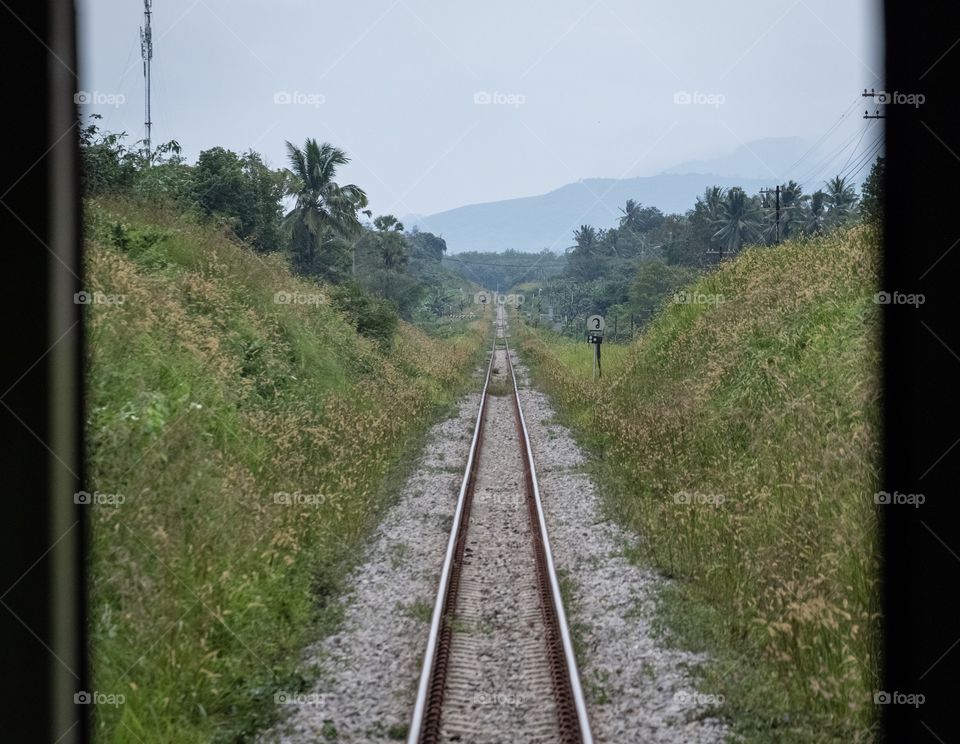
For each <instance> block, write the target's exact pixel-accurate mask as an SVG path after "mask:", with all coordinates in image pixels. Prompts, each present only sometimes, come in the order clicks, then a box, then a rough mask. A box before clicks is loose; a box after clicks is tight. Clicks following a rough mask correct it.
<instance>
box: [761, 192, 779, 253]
mask: <svg viewBox="0 0 960 744" xmlns="http://www.w3.org/2000/svg"><path fill="white" fill-rule="evenodd" d="M760 193H761V194H776V195H777V245H779V244H780V187H779V186H777V188H776V189H760Z"/></svg>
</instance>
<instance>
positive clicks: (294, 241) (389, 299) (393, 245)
mask: <svg viewBox="0 0 960 744" xmlns="http://www.w3.org/2000/svg"><path fill="white" fill-rule="evenodd" d="M99 118H100V117H99V116H98V115H94V116H93V117H92V118H91V120H90V121H89V122H88V123H86V124H85V125H84V126H83V127H82V128H81V131H80V147H81V157H82V159H81V163H82V169H81V181H82V188H83V192H84V194H85V195H86V196H89V197H100V196H120V197H127V198H132V199H135V200H137V201H140V202H145V203H151V204H154V205H156V206H157V208H161V209H163V208H173V209H178V210H186V211H190V212H192V213H194V214H196V215H197V216H198V217H199V218H201V219H203V220H208V221H212V222H214V223H216V224H219V225H221V226H223V227H224V228H225V229H228V230H230V231H231V232H232V233H233V235H234V236H235V237H236V238H237V239H238V240H241V241H243V242H244V243H246V244H247V245H248V246H249V247H250V248H251V249H252V250H254V251H257V252H261V253H273V252H280V253H283V254H285V255H286V256H287V257H288V259H289V265H290V267H291V270H292V271H294V272H295V273H297V274H299V275H301V276H306V277H312V278H314V279H317V280H319V281H323V282H326V283H329V284H332V285H334V286H335V287H336V291H335V293H334V295H335V297H337V298H338V299H339V300H340V302H341V304H342V306H343V307H344V309H345V311H346V312H347V313H348V315H351V314H352V315H353V316H356V317H355V321H356V323H357V326H358V329H359V330H361V331H364V330H366V331H368V332H369V333H370V334H371V335H378V336H380V337H387V336H389V335H390V334H392V329H393V327H394V326H395V324H396V320H397V318H401V317H402V318H404V319H407V320H411V319H413V318H414V316H415V315H416V314H417V313H418V312H427V313H429V314H433V315H438V314H442V313H444V312H448V311H449V310H450V308H451V307H452V302H453V297H452V295H453V293H452V291H451V289H450V284H451V278H452V276H453V275H452V274H451V273H450V272H448V271H446V270H445V269H443V268H442V266H441V261H442V259H443V256H444V254H445V253H446V250H447V246H446V243H445V242H444V240H443V238H441V237H438V236H436V235H433V234H432V233H428V232H421V231H419V230H417V229H416V228H413V229H412V230H409V231H408V230H406V229H405V227H404V225H403V224H402V223H401V222H400V221H399V220H397V218H396V217H395V216H393V215H389V214H388V215H378V216H376V217H374V215H373V213H372V211H371V210H370V209H368V208H367V207H368V199H367V194H366V192H365V191H364V190H363V189H362V188H360V187H359V186H357V185H356V184H344V183H340V182H339V181H338V177H337V173H338V169H340V168H341V167H342V166H344V165H346V164H347V163H348V162H349V158H348V157H347V155H346V153H345V152H344V151H343V150H341V149H340V148H338V147H335V146H334V145H331V144H329V143H319V142H317V141H316V140H315V139H307V140H306V142H304V144H303V145H302V146H300V145H296V144H293V143H291V142H287V143H286V148H287V160H288V165H287V167H286V168H276V169H275V168H270V167H268V166H267V165H266V164H265V162H264V160H263V157H262V156H261V155H260V154H259V153H257V152H254V151H253V150H250V151H248V152H246V153H244V154H238V153H235V152H233V151H231V150H229V149H225V148H223V147H213V148H210V149H208V150H204V151H202V152H201V153H200V154H199V156H198V158H197V161H196V163H194V164H190V163H187V162H186V160H185V158H184V157H183V156H182V151H181V147H180V145H179V143H178V142H176V141H170V142H167V143H164V144H162V145H159V146H157V147H155V148H153V149H152V151H150V152H145V151H144V150H143V149H142V147H138V145H141V144H142V143H136V144H135V145H134V146H133V147H128V146H127V145H126V142H125V139H126V136H125V134H124V133H110V132H104V131H103V130H101V129H100V128H99V126H98V124H97V120H98V119H99Z"/></svg>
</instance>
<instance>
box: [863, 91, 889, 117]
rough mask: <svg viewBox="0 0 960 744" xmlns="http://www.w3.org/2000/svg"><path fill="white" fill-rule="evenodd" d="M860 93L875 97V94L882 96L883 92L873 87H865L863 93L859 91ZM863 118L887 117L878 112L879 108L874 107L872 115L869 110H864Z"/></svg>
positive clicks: (865, 96)
mask: <svg viewBox="0 0 960 744" xmlns="http://www.w3.org/2000/svg"><path fill="white" fill-rule="evenodd" d="M860 95H861V96H863V97H864V98H876V97H877V96H882V95H883V94H882V93H877V92H876V91H875V90H874V89H873V88H871V89H870V90H867V89H866V88H864V89H863V93H861V94H860ZM863 118H864V119H886V118H887V117H886V116H884V115H883V114H881V113H880V109H876V110H875V111H874V113H873V114H872V115H871V114H870V112H869V111H864V112H863Z"/></svg>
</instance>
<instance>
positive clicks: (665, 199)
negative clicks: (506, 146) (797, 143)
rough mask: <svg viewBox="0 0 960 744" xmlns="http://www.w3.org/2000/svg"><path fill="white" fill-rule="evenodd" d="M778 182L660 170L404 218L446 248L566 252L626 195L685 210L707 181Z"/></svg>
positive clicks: (755, 185)
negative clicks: (575, 233) (584, 229)
mask: <svg viewBox="0 0 960 744" xmlns="http://www.w3.org/2000/svg"><path fill="white" fill-rule="evenodd" d="M773 183H774V181H772V180H771V179H766V180H761V179H744V178H736V177H725V176H717V175H711V174H700V173H697V174H684V175H679V174H661V175H659V176H645V177H640V178H625V179H616V178H590V179H583V180H581V181H578V182H577V183H570V184H567V185H566V186H561V187H560V188H559V189H556V190H555V191H551V192H549V193H547V194H541V195H540V196H526V197H521V198H519V199H507V200H504V201H496V202H487V203H484V204H468V205H467V206H464V207H457V208H455V209H449V210H447V211H446V212H440V213H438V214H433V215H429V216H427V217H421V218H419V219H418V218H417V217H416V216H414V215H410V216H408V217H404V219H403V223H404V225H405V226H406V227H407V228H408V229H409V228H411V227H413V225H417V226H418V227H419V228H420V229H421V230H428V231H429V232H432V233H434V234H436V235H440V236H442V237H443V239H444V240H446V241H447V250H448V251H450V252H451V253H458V252H460V251H502V250H507V249H511V248H512V249H514V250H518V251H541V250H543V249H544V248H549V249H551V250H554V251H562V250H564V249H565V248H566V247H567V246H569V245H572V244H573V231H574V230H575V229H576V228H578V227H579V226H580V225H583V224H587V225H593V226H594V227H597V228H607V227H612V226H613V225H615V224H616V222H617V219H618V218H619V217H620V215H621V212H620V208H621V207H622V206H623V205H624V203H626V201H627V199H633V200H634V201H639V202H640V203H641V204H643V205H644V206H653V207H658V208H659V209H661V210H662V211H664V212H681V213H682V212H686V211H687V210H688V209H692V208H693V205H694V203H695V201H696V197H697V196H698V195H699V194H702V193H703V191H704V189H706V188H707V187H709V186H714V185H717V186H742V187H743V188H745V189H746V190H747V191H748V192H751V193H752V192H755V191H757V190H758V189H761V188H765V187H767V186H770V185H772V184H773Z"/></svg>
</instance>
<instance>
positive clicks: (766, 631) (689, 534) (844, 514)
mask: <svg viewBox="0 0 960 744" xmlns="http://www.w3.org/2000/svg"><path fill="white" fill-rule="evenodd" d="M878 258H879V249H878V237H877V235H876V233H874V232H872V231H871V230H869V229H867V228H855V229H852V230H850V231H846V232H838V233H833V234H830V235H827V236H823V237H820V238H817V239H813V240H808V241H804V242H788V243H785V244H783V245H781V246H779V247H777V248H775V249H763V248H754V249H750V250H748V251H746V252H744V253H743V254H742V255H741V256H740V257H738V258H737V259H736V260H735V261H732V262H730V263H729V264H726V265H724V266H723V267H722V268H720V269H719V270H718V271H716V272H715V273H713V274H711V275H708V276H706V277H703V278H701V279H700V280H699V281H698V282H697V283H696V284H695V285H694V287H693V289H694V291H695V292H699V293H703V294H714V295H717V294H719V295H722V296H723V298H724V301H723V302H722V303H720V304H713V305H706V304H704V305H696V304H671V305H668V306H667V307H665V308H664V310H663V311H662V312H661V313H660V314H659V315H658V316H657V317H656V318H655V319H654V320H653V322H652V323H651V324H650V326H649V327H648V328H647V329H646V330H645V331H644V333H643V335H642V336H641V337H640V338H639V340H638V341H637V342H635V343H634V344H633V345H631V346H629V347H615V346H614V345H610V346H607V345H605V347H604V353H605V357H604V358H605V360H606V359H610V363H609V365H606V366H605V369H607V370H609V372H608V374H606V375H605V376H604V381H605V383H604V384H603V385H597V383H596V382H594V381H592V380H591V379H590V373H591V368H590V365H589V357H588V356H587V354H586V353H585V352H584V350H583V348H582V347H585V346H586V344H583V345H582V346H581V345H578V344H574V343H572V342H568V341H562V340H558V339H557V338H555V337H554V336H552V335H549V334H544V333H543V332H537V331H533V330H530V329H525V330H524V332H523V333H524V342H523V348H522V351H523V354H524V355H525V356H526V358H527V359H528V360H529V361H530V363H531V366H532V369H533V372H534V377H535V379H536V380H538V382H539V383H540V384H541V385H543V386H544V387H545V388H546V389H547V391H548V392H549V393H550V394H551V395H552V397H553V398H554V400H555V402H556V403H557V405H558V407H559V408H560V409H561V411H562V413H563V416H564V418H565V420H566V421H567V422H568V423H570V424H571V425H572V426H573V427H574V429H575V431H576V432H577V434H578V436H579V438H580V440H581V441H582V442H583V443H584V444H585V446H587V447H588V449H589V451H590V452H592V454H593V455H594V462H595V468H594V470H595V472H596V474H597V477H598V479H599V481H600V483H601V487H602V491H603V493H604V498H605V505H606V507H607V509H608V511H609V513H610V514H611V516H613V517H614V518H615V519H616V520H617V521H619V522H621V523H622V524H624V525H626V526H627V527H628V528H630V529H631V530H632V531H633V532H634V533H636V534H637V535H638V536H639V538H640V539H639V540H638V546H639V547H638V548H637V550H636V556H635V557H636V559H637V560H641V561H644V562H647V563H652V564H653V565H654V566H656V567H658V568H659V569H660V570H661V571H662V572H663V573H665V574H666V575H668V576H671V577H675V578H677V579H678V580H679V581H678V582H677V583H676V584H675V585H674V586H673V588H671V590H670V591H669V592H667V593H666V594H665V596H664V601H663V603H662V604H663V609H662V611H663V615H664V627H665V628H674V629H675V630H674V631H673V632H672V635H673V637H674V638H675V639H676V640H677V641H678V642H680V643H682V644H684V645H687V646H691V647H695V648H703V649H707V650H710V651H711V652H712V654H713V656H714V662H712V663H711V664H710V665H708V666H707V667H706V669H705V670H704V680H703V683H704V685H705V687H706V690H705V691H706V692H711V693H719V694H722V695H724V697H725V698H726V704H725V708H724V709H723V711H722V712H723V714H724V715H726V716H728V717H729V718H730V720H731V721H732V722H733V724H734V727H735V730H736V731H737V732H738V733H739V734H741V735H742V736H743V737H744V738H745V740H746V741H750V742H758V743H759V742H770V741H776V742H847V741H867V740H870V739H871V738H872V737H873V736H875V734H876V731H877V723H878V720H877V719H878V716H877V714H876V709H875V707H874V706H873V704H872V691H873V690H874V689H877V688H878V686H879V682H878V674H879V660H878V649H879V590H878V570H879V569H878V566H879V560H880V558H879V552H878V550H879V549H878V535H877V513H876V507H875V506H874V504H873V499H872V494H873V493H874V492H875V491H876V490H877V488H878V469H879V415H880V414H879V405H878V401H879V390H880V387H879V361H880V357H879V318H880V314H879V310H878V307H877V306H876V305H875V304H874V303H873V301H872V296H873V294H874V292H875V291H876V286H877V282H878V280H877V272H878ZM615 348H616V349H617V351H615V352H612V353H610V352H611V351H612V350H613V349H615Z"/></svg>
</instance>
